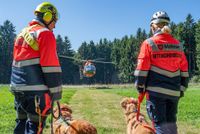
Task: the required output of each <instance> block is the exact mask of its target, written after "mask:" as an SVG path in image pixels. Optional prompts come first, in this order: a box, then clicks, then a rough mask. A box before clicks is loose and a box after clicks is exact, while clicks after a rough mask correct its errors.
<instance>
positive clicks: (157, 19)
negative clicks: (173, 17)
mask: <svg viewBox="0 0 200 134" xmlns="http://www.w3.org/2000/svg"><path fill="white" fill-rule="evenodd" d="M163 22H164V23H167V24H169V22H170V18H169V16H168V14H167V13H166V12H165V11H158V12H155V13H154V14H153V16H152V18H151V23H150V25H152V24H153V23H154V24H158V23H163Z"/></svg>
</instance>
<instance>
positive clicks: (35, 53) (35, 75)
mask: <svg viewBox="0 0 200 134" xmlns="http://www.w3.org/2000/svg"><path fill="white" fill-rule="evenodd" d="M24 31H25V33H23V32H24ZM27 36H30V37H27ZM31 39H34V40H31ZM34 41H35V43H33V42H34ZM61 73H62V71H61V67H60V63H59V59H58V56H57V51H56V39H55V37H54V34H53V32H52V31H50V30H49V29H47V28H46V27H45V26H44V25H43V24H42V23H41V22H39V21H38V20H33V21H32V22H30V23H29V26H28V27H27V28H25V30H23V31H22V32H21V33H20V34H19V35H18V36H17V38H16V40H15V43H14V51H13V64H12V73H11V90H13V91H30V92H34V91H48V90H49V91H50V93H51V94H52V95H53V97H54V98H53V99H55V100H56V99H60V98H61V92H62V88H61V84H62V82H61Z"/></svg>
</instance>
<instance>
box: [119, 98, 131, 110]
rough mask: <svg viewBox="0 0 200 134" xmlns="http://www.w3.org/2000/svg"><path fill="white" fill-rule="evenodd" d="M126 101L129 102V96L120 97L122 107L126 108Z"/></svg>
mask: <svg viewBox="0 0 200 134" xmlns="http://www.w3.org/2000/svg"><path fill="white" fill-rule="evenodd" d="M128 103H129V98H124V99H122V101H121V103H120V104H121V107H122V108H124V109H126V106H127V104H128Z"/></svg>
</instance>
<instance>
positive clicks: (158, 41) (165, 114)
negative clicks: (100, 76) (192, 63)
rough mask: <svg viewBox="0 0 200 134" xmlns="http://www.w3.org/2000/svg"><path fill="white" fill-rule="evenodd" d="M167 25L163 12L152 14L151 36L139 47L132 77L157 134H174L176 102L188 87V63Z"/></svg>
mask: <svg viewBox="0 0 200 134" xmlns="http://www.w3.org/2000/svg"><path fill="white" fill-rule="evenodd" d="M169 22H170V18H169V16H168V15H167V13H166V12H164V11H158V12H156V13H154V14H153V16H152V19H151V23H150V26H151V30H152V33H153V36H152V37H151V38H149V39H147V40H145V41H144V42H143V43H142V45H141V48H140V53H139V55H138V63H137V68H136V70H135V73H134V75H135V77H136V81H135V86H136V88H137V90H138V92H139V93H143V92H146V99H147V102H146V109H147V113H148V115H149V117H150V119H151V121H152V122H153V124H154V128H155V130H156V134H177V125H176V114H177V108H178V102H179V98H180V97H182V96H183V95H184V91H185V90H186V88H187V86H188V77H189V75H188V62H187V59H186V56H185V54H184V51H183V46H182V44H181V43H180V42H179V41H178V40H176V39H175V38H173V37H172V35H171V34H170V32H171V29H170V28H169V26H168V24H169Z"/></svg>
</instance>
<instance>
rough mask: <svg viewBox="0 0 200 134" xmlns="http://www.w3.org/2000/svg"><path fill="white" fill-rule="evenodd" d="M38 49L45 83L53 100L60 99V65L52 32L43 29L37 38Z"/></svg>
mask: <svg viewBox="0 0 200 134" xmlns="http://www.w3.org/2000/svg"><path fill="white" fill-rule="evenodd" d="M38 42H39V43H38V44H39V51H40V65H41V67H42V71H43V75H44V80H45V84H46V85H47V87H48V88H49V91H50V93H51V95H52V99H53V100H59V99H61V95H62V86H61V85H62V78H61V74H62V71H61V67H60V63H59V59H58V56H57V50H56V39H55V37H54V35H53V33H52V32H50V31H45V32H43V33H41V34H40V36H39V38H38Z"/></svg>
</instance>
